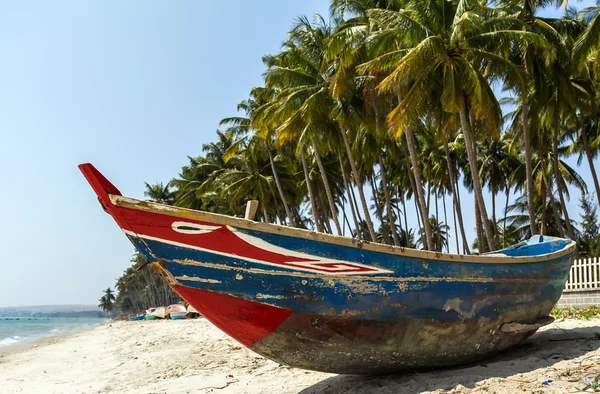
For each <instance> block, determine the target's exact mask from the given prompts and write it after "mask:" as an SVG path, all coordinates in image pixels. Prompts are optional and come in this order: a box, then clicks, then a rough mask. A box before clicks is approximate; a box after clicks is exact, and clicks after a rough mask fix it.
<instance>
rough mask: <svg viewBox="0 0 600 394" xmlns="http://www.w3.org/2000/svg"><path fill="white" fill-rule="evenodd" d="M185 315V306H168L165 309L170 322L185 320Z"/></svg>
mask: <svg viewBox="0 0 600 394" xmlns="http://www.w3.org/2000/svg"><path fill="white" fill-rule="evenodd" d="M186 313H187V310H186V308H185V306H183V305H181V304H173V305H169V306H168V307H167V314H168V315H169V318H170V319H172V320H180V319H185V315H186Z"/></svg>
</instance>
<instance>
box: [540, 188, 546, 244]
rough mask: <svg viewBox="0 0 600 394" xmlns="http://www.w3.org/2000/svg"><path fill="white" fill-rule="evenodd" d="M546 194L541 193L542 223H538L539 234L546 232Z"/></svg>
mask: <svg viewBox="0 0 600 394" xmlns="http://www.w3.org/2000/svg"><path fill="white" fill-rule="evenodd" d="M546 216H547V215H546V196H544V195H542V223H540V235H544V234H546Z"/></svg>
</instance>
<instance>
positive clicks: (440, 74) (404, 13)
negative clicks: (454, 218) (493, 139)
mask: <svg viewBox="0 0 600 394" xmlns="http://www.w3.org/2000/svg"><path fill="white" fill-rule="evenodd" d="M431 14H436V15H442V17H440V18H430V17H429V15H431ZM369 15H370V16H371V18H372V20H373V21H374V23H376V24H377V25H378V26H380V27H381V29H380V32H383V33H380V35H383V38H385V37H386V36H389V34H390V33H389V32H390V30H392V29H393V30H394V31H396V32H397V37H402V38H403V40H402V44H403V45H402V46H398V45H397V44H396V42H397V41H396V42H393V46H392V47H390V48H389V49H388V50H387V51H386V52H384V53H383V54H382V55H380V56H377V57H376V58H375V59H373V60H371V61H369V62H367V63H365V64H364V65H362V66H361V67H360V68H361V70H362V71H369V70H378V71H390V73H389V75H388V76H387V77H386V78H385V79H384V80H383V81H382V82H381V83H380V85H379V88H380V90H381V91H382V92H384V93H385V92H394V93H396V94H397V95H399V96H402V97H401V98H402V99H401V100H399V103H398V105H397V106H396V108H394V110H393V111H392V112H390V114H389V116H388V121H389V123H390V125H391V126H392V127H393V128H394V130H396V133H395V134H396V136H397V137H399V136H400V135H402V134H403V133H407V139H408V144H409V148H410V149H412V150H414V149H413V148H414V144H413V141H412V132H413V130H414V127H415V125H417V124H418V123H419V119H420V118H421V117H423V116H424V115H425V113H426V111H427V108H428V106H430V105H431V104H433V103H436V102H437V101H438V100H439V102H440V104H441V106H442V108H443V109H444V111H446V112H451V113H454V114H457V115H458V116H459V119H460V125H461V129H462V132H463V135H464V138H465V146H466V151H467V156H468V161H469V166H470V170H471V174H472V178H473V179H472V180H473V186H474V193H475V198H476V201H477V203H478V204H477V205H478V207H479V211H480V213H481V216H482V217H483V218H487V217H488V215H487V210H486V206H485V202H484V200H483V194H482V187H481V182H480V179H479V175H478V174H479V169H478V166H477V154H476V147H475V140H476V134H474V133H475V132H479V133H481V134H488V135H495V134H497V133H498V128H499V125H500V122H501V111H500V107H499V104H498V101H497V100H496V97H495V96H494V94H493V91H492V89H491V87H490V85H489V83H488V79H490V78H505V77H507V76H509V77H510V78H512V79H518V75H519V72H518V69H517V67H516V66H514V65H513V64H512V63H511V62H509V61H508V60H507V59H505V58H504V57H502V56H499V55H497V54H496V53H494V52H493V51H491V50H490V49H491V48H492V47H493V46H495V45H497V44H498V43H501V42H503V41H507V40H510V41H514V40H517V39H522V38H523V37H525V36H526V35H527V32H525V31H516V30H514V27H516V26H519V25H520V23H519V21H518V20H517V19H514V18H510V17H507V16H502V18H498V17H496V16H495V15H494V13H492V12H490V10H488V9H486V8H485V7H483V6H480V5H475V4H474V5H472V6H470V7H467V3H464V2H459V3H449V2H446V1H441V0H428V1H425V2H419V3H418V6H416V4H414V3H409V5H408V6H407V8H406V9H404V10H401V11H392V10H383V9H374V10H370V11H369ZM482 15H486V16H489V17H488V18H486V19H484V18H483V17H482ZM467 19H468V21H469V23H466V22H465V21H466V20H467ZM388 41H389V40H388ZM483 65H484V67H482V66H483ZM411 156H413V155H412V152H411ZM413 165H414V164H413ZM415 175H416V174H415ZM423 205H424V204H423ZM483 228H484V230H485V233H486V236H487V238H488V242H489V245H488V246H489V248H490V249H492V248H493V245H492V243H491V242H492V239H493V232H492V229H491V226H490V225H489V223H488V221H487V219H486V220H483Z"/></svg>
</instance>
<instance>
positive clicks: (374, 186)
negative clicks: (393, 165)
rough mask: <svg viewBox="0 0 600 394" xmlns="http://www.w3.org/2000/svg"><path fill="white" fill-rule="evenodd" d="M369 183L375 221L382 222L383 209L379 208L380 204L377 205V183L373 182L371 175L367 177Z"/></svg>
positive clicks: (373, 177) (373, 178)
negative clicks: (375, 216)
mask: <svg viewBox="0 0 600 394" xmlns="http://www.w3.org/2000/svg"><path fill="white" fill-rule="evenodd" d="M368 178H369V183H371V193H372V194H373V205H374V206H375V213H376V215H377V219H379V221H380V222H382V221H383V209H382V208H381V204H380V203H379V191H378V190H377V182H376V181H375V176H373V174H371V175H370V176H369V177H368Z"/></svg>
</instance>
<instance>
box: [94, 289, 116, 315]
mask: <svg viewBox="0 0 600 394" xmlns="http://www.w3.org/2000/svg"><path fill="white" fill-rule="evenodd" d="M114 303H115V295H114V293H113V292H112V289H111V288H110V287H107V288H106V289H105V290H104V295H103V296H102V298H100V304H98V307H100V308H102V310H103V311H105V312H110V311H112V310H113V307H114Z"/></svg>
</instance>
